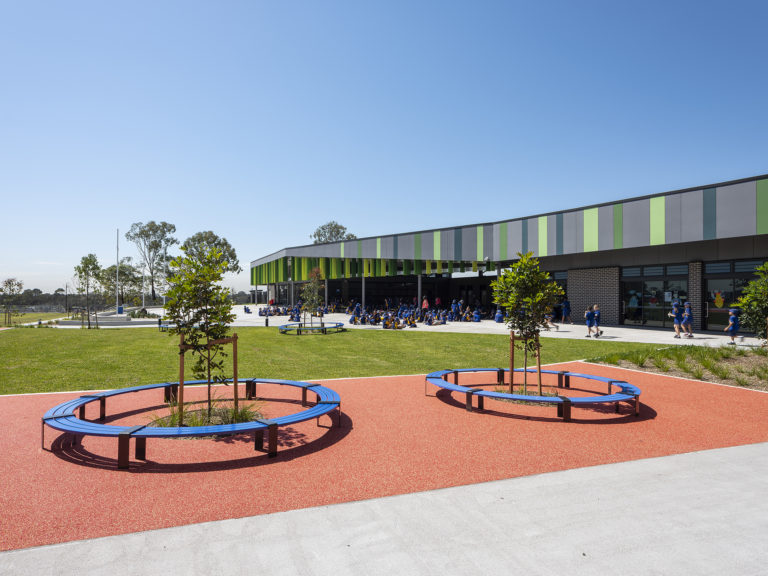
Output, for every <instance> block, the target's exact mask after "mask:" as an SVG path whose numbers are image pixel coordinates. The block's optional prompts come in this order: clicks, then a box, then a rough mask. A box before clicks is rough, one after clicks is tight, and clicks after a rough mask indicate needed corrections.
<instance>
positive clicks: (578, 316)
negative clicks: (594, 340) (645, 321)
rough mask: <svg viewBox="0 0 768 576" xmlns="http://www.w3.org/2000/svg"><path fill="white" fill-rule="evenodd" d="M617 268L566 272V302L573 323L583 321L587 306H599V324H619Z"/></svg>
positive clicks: (583, 269)
mask: <svg viewBox="0 0 768 576" xmlns="http://www.w3.org/2000/svg"><path fill="white" fill-rule="evenodd" d="M619 297H620V295H619V268H618V267H612V268H582V269H581V270H568V300H570V302H571V318H572V319H573V321H574V323H578V322H583V321H584V311H585V310H586V309H587V307H588V306H591V305H592V304H597V305H598V306H600V323H601V324H604V325H617V324H618V323H619Z"/></svg>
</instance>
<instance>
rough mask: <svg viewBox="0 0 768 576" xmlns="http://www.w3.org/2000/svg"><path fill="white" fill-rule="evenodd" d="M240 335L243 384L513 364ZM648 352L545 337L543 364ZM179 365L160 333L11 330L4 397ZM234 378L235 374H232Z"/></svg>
mask: <svg viewBox="0 0 768 576" xmlns="http://www.w3.org/2000/svg"><path fill="white" fill-rule="evenodd" d="M237 334H238V336H239V346H238V368H239V376H240V377H241V378H245V377H254V376H258V377H262V378H283V379H288V380H319V379H325V378H344V377H364V376H381V375H397V374H425V373H427V372H432V371H434V370H440V369H443V368H473V367H478V368H479V367H491V368H493V367H505V366H508V364H509V337H508V336H506V335H496V334H456V333H439V334H436V333H429V332H406V333H402V332H394V331H392V332H390V331H385V330H350V331H347V332H342V333H339V334H329V335H326V336H312V337H303V336H302V337H300V336H295V335H280V334H278V332H277V329H276V328H238V329H237ZM229 350H230V351H231V348H229ZM638 350H640V351H643V350H647V351H652V350H653V346H651V345H647V344H633V343H619V342H600V341H591V340H590V341H582V340H566V339H548V338H542V363H553V362H565V361H569V360H579V359H582V358H587V357H595V356H603V355H622V354H625V353H631V352H636V351H638ZM178 357H179V356H178V339H177V338H175V337H172V336H169V335H168V334H166V333H160V332H158V331H157V329H155V328H124V329H120V328H116V329H109V330H79V329H67V330H63V329H55V330H7V331H4V332H2V333H0V359H2V368H3V369H2V370H1V371H0V393H1V394H17V393H27V392H51V391H65V390H100V389H111V388H125V387H127V386H134V385H138V384H151V383H154V382H165V381H177V380H178V379H179V377H178V370H179V364H178V362H179V360H178ZM515 358H516V366H517V367H520V366H522V361H523V357H522V353H520V352H517V353H516V355H515ZM229 360H231V358H230V359H229ZM529 363H534V360H533V358H529ZM187 364H188V365H189V364H191V362H188V363H187ZM227 372H228V373H231V368H230V367H228V368H227ZM185 377H186V378H191V377H192V374H191V373H190V372H188V373H187V374H186V376H185Z"/></svg>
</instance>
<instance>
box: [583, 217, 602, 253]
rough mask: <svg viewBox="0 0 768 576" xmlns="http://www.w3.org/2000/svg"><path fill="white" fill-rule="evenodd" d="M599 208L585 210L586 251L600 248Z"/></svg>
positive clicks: (594, 250)
mask: <svg viewBox="0 0 768 576" xmlns="http://www.w3.org/2000/svg"><path fill="white" fill-rule="evenodd" d="M597 214H598V213H597V208H588V209H587V210H584V252H596V251H597V249H598V238H599V229H598V227H597V226H598V222H599V221H598V216H597Z"/></svg>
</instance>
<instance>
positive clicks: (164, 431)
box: [41, 378, 341, 469]
mask: <svg viewBox="0 0 768 576" xmlns="http://www.w3.org/2000/svg"><path fill="white" fill-rule="evenodd" d="M230 382H231V380H230ZM242 382H244V383H245V387H246V398H247V399H252V398H255V397H256V386H257V384H259V383H264V384H278V385H281V386H291V387H295V388H300V389H301V390H302V406H308V404H309V403H308V400H307V391H310V392H314V393H315V395H316V397H317V398H316V402H315V404H314V405H312V406H310V407H309V408H308V409H306V410H303V411H301V412H297V413H295V414H288V415H285V416H280V417H278V418H273V419H261V420H254V421H251V422H241V423H237V424H219V425H211V426H190V427H172V428H171V427H169V428H161V427H151V426H147V425H139V426H113V425H109V424H102V423H99V422H94V421H92V420H86V418H85V415H86V406H87V405H88V404H90V403H93V402H96V401H97V400H98V401H99V420H100V421H104V420H105V418H106V399H107V398H109V397H111V396H117V395H120V394H129V393H133V392H143V391H147V390H154V389H163V390H164V400H165V401H166V402H168V401H172V400H175V398H176V395H177V392H178V387H179V384H178V382H164V383H160V384H147V385H143V386H133V387H130V388H121V389H117V390H109V391H106V392H97V393H94V394H86V395H83V396H80V397H78V398H74V399H72V400H68V401H67V402H63V403H61V404H59V405H58V406H55V407H53V408H51V409H50V410H48V411H47V412H46V413H45V414H44V415H43V417H42V422H41V444H42V448H43V449H44V450H45V426H46V425H47V426H50V427H51V428H54V429H56V430H59V431H61V432H67V433H70V434H71V435H72V445H77V444H80V442H81V441H82V438H83V437H84V436H109V437H117V439H118V457H117V467H118V468H119V469H127V468H128V463H129V448H130V440H131V438H133V439H135V440H136V445H135V458H136V459H137V460H146V442H147V438H182V437H194V436H231V435H234V434H245V433H250V432H253V433H254V450H264V432H267V435H268V438H267V448H266V451H267V453H268V455H269V456H270V457H275V456H277V432H278V428H279V427H280V426H288V425H291V424H296V423H298V422H304V421H306V420H312V419H315V418H317V419H318V421H319V418H320V417H321V416H323V415H325V414H328V413H330V412H332V411H333V410H337V412H338V414H337V425H341V398H340V397H339V395H338V394H337V393H336V392H335V391H334V390H332V389H330V388H327V387H326V386H322V385H320V384H311V383H308V382H297V381H293V380H273V379H266V378H264V379H246V380H242ZM205 383H206V382H205V381H204V380H194V381H189V382H186V383H185V386H187V385H196V384H205Z"/></svg>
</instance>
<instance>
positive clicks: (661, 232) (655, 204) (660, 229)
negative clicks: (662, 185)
mask: <svg viewBox="0 0 768 576" xmlns="http://www.w3.org/2000/svg"><path fill="white" fill-rule="evenodd" d="M648 202H649V210H650V213H649V216H650V222H649V226H650V230H649V242H650V244H651V246H658V245H660V244H665V243H666V216H665V214H666V201H665V199H664V196H656V197H655V198H650V199H649V200H648Z"/></svg>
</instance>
